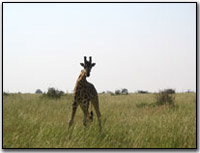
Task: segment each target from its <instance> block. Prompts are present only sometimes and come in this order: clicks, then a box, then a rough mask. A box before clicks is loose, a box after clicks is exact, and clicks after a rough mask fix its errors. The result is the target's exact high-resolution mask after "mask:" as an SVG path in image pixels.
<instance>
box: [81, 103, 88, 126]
mask: <svg viewBox="0 0 200 153" xmlns="http://www.w3.org/2000/svg"><path fill="white" fill-rule="evenodd" d="M88 107H89V102H88V101H83V103H82V109H83V113H84V117H83V125H84V127H85V128H86V122H87V115H88Z"/></svg>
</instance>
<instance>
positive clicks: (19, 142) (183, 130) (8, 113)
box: [3, 93, 196, 148]
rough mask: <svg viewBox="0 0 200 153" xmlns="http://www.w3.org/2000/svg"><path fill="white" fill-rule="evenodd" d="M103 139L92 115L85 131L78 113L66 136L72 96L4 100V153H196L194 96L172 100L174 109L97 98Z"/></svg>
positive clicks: (139, 100) (144, 97) (138, 98)
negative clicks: (7, 151)
mask: <svg viewBox="0 0 200 153" xmlns="http://www.w3.org/2000/svg"><path fill="white" fill-rule="evenodd" d="M99 99H100V111H101V114H102V126H103V129H102V131H103V132H102V134H101V135H100V134H99V128H98V121H97V117H96V114H95V115H94V121H93V122H92V123H91V122H88V124H87V129H86V131H84V126H83V123H82V121H83V113H82V111H81V109H80V107H79V108H78V110H77V113H76V116H75V120H74V124H73V126H72V128H71V129H70V131H68V129H67V128H68V121H69V119H70V116H71V109H72V106H71V104H72V100H73V96H72V95H65V96H63V97H62V98H61V99H60V100H53V99H48V98H42V96H41V95H35V94H11V95H9V96H4V97H3V148H196V94H195V93H184V94H176V99H175V107H173V108H172V107H169V106H167V105H162V106H153V107H152V106H151V104H153V103H154V102H155V99H154V95H153V94H129V95H127V96H126V95H120V96H110V95H107V94H100V95H99Z"/></svg>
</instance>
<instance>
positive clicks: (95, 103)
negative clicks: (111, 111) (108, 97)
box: [92, 98, 102, 133]
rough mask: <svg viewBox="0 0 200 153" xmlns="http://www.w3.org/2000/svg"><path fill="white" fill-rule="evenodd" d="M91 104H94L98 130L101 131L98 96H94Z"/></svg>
mask: <svg viewBox="0 0 200 153" xmlns="http://www.w3.org/2000/svg"><path fill="white" fill-rule="evenodd" d="M92 104H93V106H94V109H95V111H96V114H97V118H98V122H99V130H100V133H101V129H102V128H101V113H100V110H99V100H98V98H96V99H95V100H94V101H93V103H92Z"/></svg>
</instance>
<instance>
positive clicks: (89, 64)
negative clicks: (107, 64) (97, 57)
mask: <svg viewBox="0 0 200 153" xmlns="http://www.w3.org/2000/svg"><path fill="white" fill-rule="evenodd" d="M80 64H81V66H82V67H84V69H85V71H86V73H87V74H86V75H87V77H89V76H90V71H91V69H92V67H93V66H95V64H96V63H92V57H91V56H90V57H89V61H87V58H86V56H84V63H80Z"/></svg>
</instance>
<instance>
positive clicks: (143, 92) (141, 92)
mask: <svg viewBox="0 0 200 153" xmlns="http://www.w3.org/2000/svg"><path fill="white" fill-rule="evenodd" d="M137 93H139V94H147V93H149V92H148V91H143V90H138V91H137Z"/></svg>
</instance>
